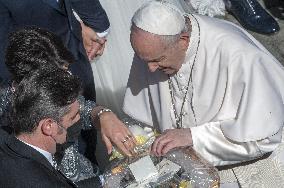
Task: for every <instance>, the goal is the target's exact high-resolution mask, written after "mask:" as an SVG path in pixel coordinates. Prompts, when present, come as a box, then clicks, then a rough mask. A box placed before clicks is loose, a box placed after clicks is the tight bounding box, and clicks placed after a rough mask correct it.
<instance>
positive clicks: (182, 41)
mask: <svg viewBox="0 0 284 188" xmlns="http://www.w3.org/2000/svg"><path fill="white" fill-rule="evenodd" d="M189 40H190V39H189V33H188V32H183V33H181V34H180V37H179V45H180V46H181V49H183V50H187V48H188V45H189Z"/></svg>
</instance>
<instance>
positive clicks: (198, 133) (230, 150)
mask: <svg viewBox="0 0 284 188" xmlns="http://www.w3.org/2000/svg"><path fill="white" fill-rule="evenodd" d="M191 133H192V140H193V148H194V149H195V150H196V151H198V153H200V154H201V156H203V157H204V158H205V159H206V160H208V161H210V162H211V163H212V164H213V165H214V166H223V165H229V164H235V163H240V162H244V161H248V160H253V159H255V158H257V157H261V156H262V155H263V154H265V153H267V152H271V151H273V150H274V149H275V148H276V147H277V146H278V144H279V143H280V142H281V135H282V128H281V130H279V131H278V132H277V133H276V134H274V135H271V136H269V137H267V138H265V139H262V140H258V141H250V142H235V141H232V140H229V139H228V138H226V137H225V136H224V135H223V133H222V131H221V129H220V123H219V122H213V123H206V124H204V125H201V126H198V127H192V128H191Z"/></svg>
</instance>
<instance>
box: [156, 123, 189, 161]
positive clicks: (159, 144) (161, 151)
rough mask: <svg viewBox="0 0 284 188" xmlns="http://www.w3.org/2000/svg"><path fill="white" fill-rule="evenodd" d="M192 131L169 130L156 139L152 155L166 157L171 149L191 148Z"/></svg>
mask: <svg viewBox="0 0 284 188" xmlns="http://www.w3.org/2000/svg"><path fill="white" fill-rule="evenodd" d="M191 145H192V137H191V131H190V129H189V128H187V129H168V130H165V131H164V132H163V133H162V134H161V135H160V136H158V137H157V138H156V140H155V141H154V143H153V144H152V148H151V153H152V154H154V155H156V156H162V155H165V154H166V153H167V152H169V151H170V150H171V149H174V148H177V147H183V146H191Z"/></svg>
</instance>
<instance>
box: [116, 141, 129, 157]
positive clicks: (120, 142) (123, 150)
mask: <svg viewBox="0 0 284 188" xmlns="http://www.w3.org/2000/svg"><path fill="white" fill-rule="evenodd" d="M122 141H123V140H122ZM122 141H119V142H115V145H116V146H117V147H118V149H119V150H120V151H122V152H123V153H124V154H125V155H127V156H129V157H131V156H132V154H131V153H130V151H129V150H128V149H127V148H126V147H125V144H124V143H125V142H124V143H122Z"/></svg>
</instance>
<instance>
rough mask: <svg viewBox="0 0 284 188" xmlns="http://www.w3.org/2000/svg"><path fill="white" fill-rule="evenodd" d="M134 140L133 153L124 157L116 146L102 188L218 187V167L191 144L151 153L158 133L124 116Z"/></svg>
mask: <svg viewBox="0 0 284 188" xmlns="http://www.w3.org/2000/svg"><path fill="white" fill-rule="evenodd" d="M125 123H126V125H127V126H128V127H129V129H130V130H131V132H132V133H133V135H134V136H135V138H136V140H137V143H138V144H137V146H136V148H135V152H136V155H135V156H133V157H131V158H129V157H124V156H123V155H122V154H120V153H119V152H118V150H116V149H115V148H114V149H113V154H112V157H111V162H110V164H109V166H108V167H107V168H106V171H105V173H104V174H103V176H104V179H105V183H104V187H105V188H112V187H115V188H134V187H140V188H154V187H155V188H203V187H204V188H217V187H219V176H218V172H217V169H216V168H215V167H214V166H212V165H210V164H209V163H208V162H207V161H206V160H205V159H203V158H202V157H201V156H200V155H198V153H197V152H195V151H194V150H193V149H192V148H191V147H184V148H176V149H174V150H171V151H170V152H168V153H167V154H166V155H164V156H162V157H157V156H153V155H151V154H150V148H151V144H152V143H153V142H154V140H155V136H157V133H155V131H153V130H152V129H151V128H148V127H145V126H144V125H142V124H140V123H139V122H137V121H135V120H129V119H127V121H126V120H125Z"/></svg>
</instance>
